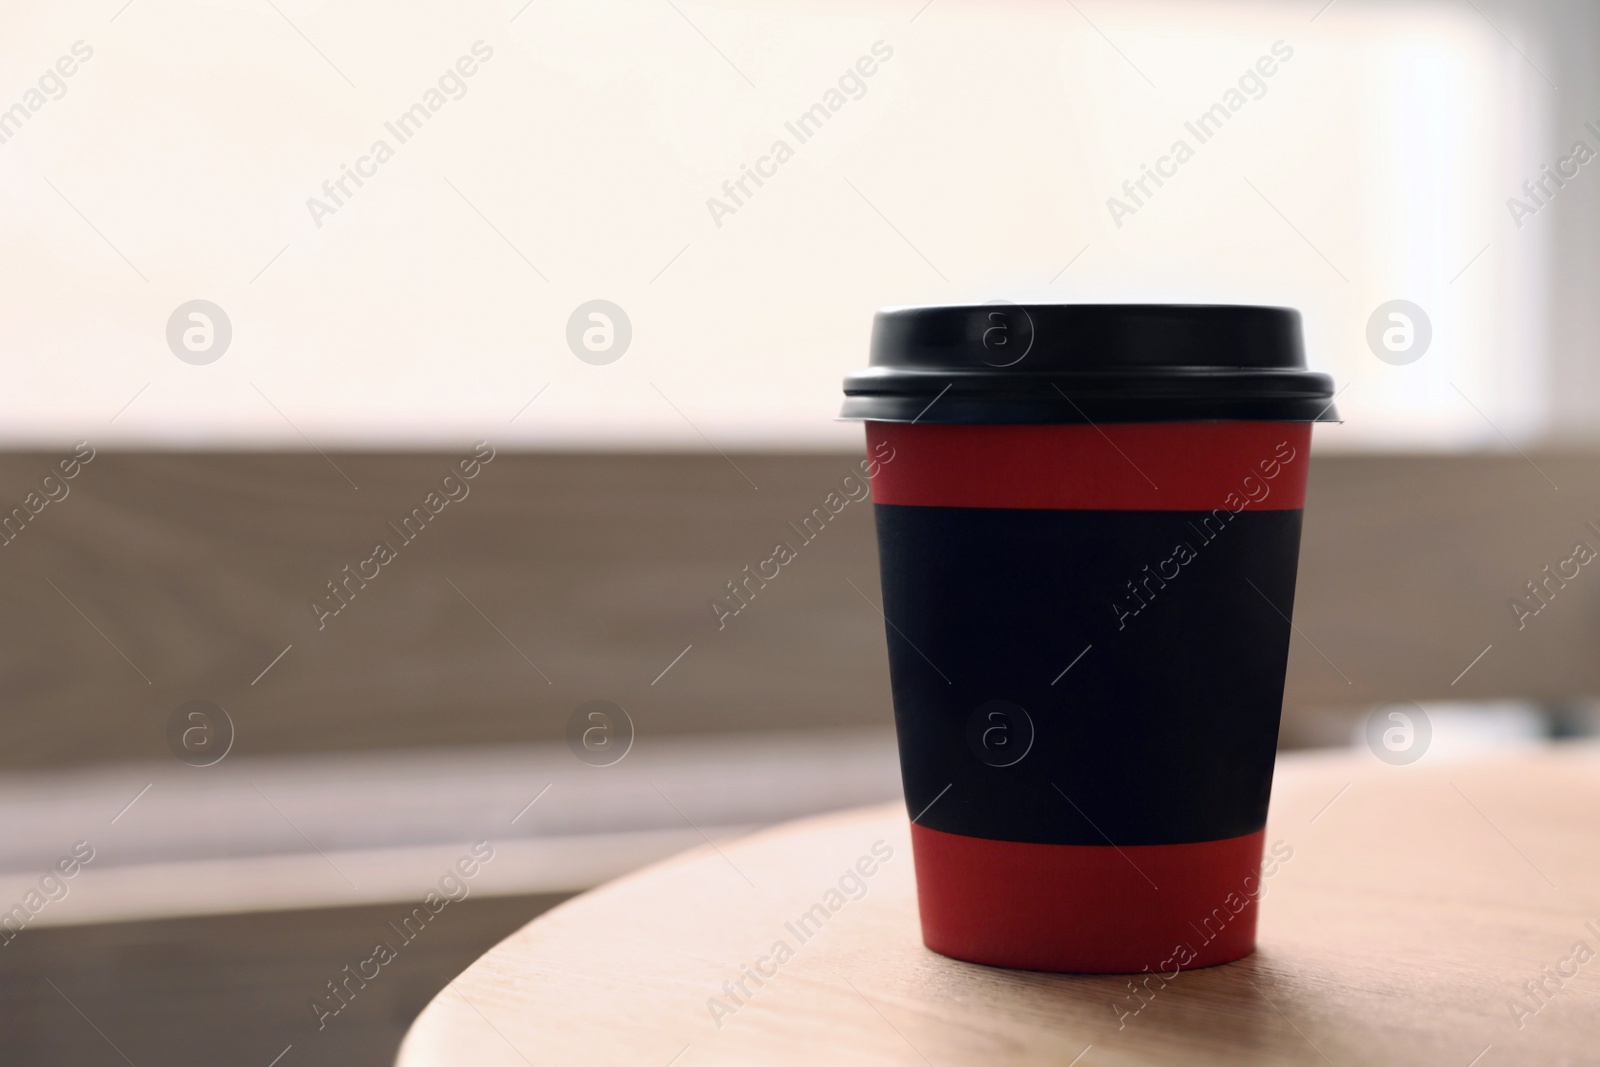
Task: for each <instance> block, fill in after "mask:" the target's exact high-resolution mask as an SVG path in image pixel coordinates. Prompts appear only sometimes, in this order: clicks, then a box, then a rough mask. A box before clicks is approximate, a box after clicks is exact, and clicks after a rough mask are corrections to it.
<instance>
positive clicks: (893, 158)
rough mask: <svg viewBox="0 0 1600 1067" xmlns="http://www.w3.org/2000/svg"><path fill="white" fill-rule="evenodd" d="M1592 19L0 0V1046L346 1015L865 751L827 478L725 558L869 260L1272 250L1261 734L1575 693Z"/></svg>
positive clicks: (758, 513) (1352, 729)
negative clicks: (1285, 328)
mask: <svg viewBox="0 0 1600 1067" xmlns="http://www.w3.org/2000/svg"><path fill="white" fill-rule="evenodd" d="M1597 48H1600V7H1597V6H1596V5H1593V4H1589V3H1580V2H1577V0H1532V2H1520V3H1511V2H1509V0H1448V2H1444V0H1441V2H1424V0H1405V2H1392V0H1391V2H1386V3H1377V2H1361V0H1334V2H1325V0H1294V2H1289V0H1260V2H1254V3H1218V2H1211V0H1206V2H1201V3H1195V2H1190V3H1176V2H1172V3H1155V2H1146V0H1138V2H1121V3H1115V4H1113V3H1110V2H1106V0H1066V2H1061V3H1043V2H1037V3H1034V2H1025V0H1013V2H1008V3H1005V4H994V3H989V4H978V3H973V2H961V0H897V2H894V3H888V2H876V0H875V2H868V3H852V4H844V3H810V4H804V5H801V4H795V3H788V2H771V3H765V4H760V5H751V4H742V5H735V4H731V3H725V2H720V0H649V2H646V0H630V2H612V3H607V2H601V3H584V4H577V3H551V2H546V0H506V2H492V3H490V2H470V3H458V4H452V5H439V4H417V3H397V4H384V5H379V4H377V3H373V2H370V0H352V2H346V3H342V4H332V3H324V2H319V0H214V2H180V0H105V2H98V0H97V2H94V3H79V4H72V5H58V4H46V3H43V2H42V0H13V2H11V3H9V4H7V5H6V6H5V8H4V10H3V11H0V227H3V233H4V238H5V244H4V252H5V255H4V256H3V258H0V344H3V348H0V359H3V367H4V388H3V389H0V448H3V452H0V596H3V598H4V602H5V604H6V607H7V610H6V611H4V612H3V613H0V664H3V670H4V679H5V684H4V688H3V689H0V700H3V701H4V715H3V720H0V813H3V814H0V826H3V827H4V832H3V834H0V909H6V908H10V909H12V910H11V911H8V912H0V1002H3V1003H0V1044H3V1046H4V1047H5V1048H6V1049H7V1050H8V1051H7V1054H6V1060H7V1062H8V1063H18V1064H46V1063H49V1064H58V1063H74V1064H78V1063H82V1064H99V1063H105V1064H113V1063H120V1062H124V1061H126V1062H133V1063H145V1062H161V1063H168V1064H189V1063H194V1064H200V1063H208V1064H209V1063H215V1062H219V1061H224V1060H225V1061H228V1062H239V1063H258V1064H261V1065H263V1067H267V1065H269V1064H275V1063H280V1062H281V1063H282V1064H283V1067H294V1065H298V1064H315V1063H330V1064H331V1063H339V1064H383V1063H387V1062H389V1061H390V1059H391V1058H392V1056H393V1052H394V1049H395V1047H396V1045H397V1044H398V1041H399V1038H400V1035H401V1034H402V1033H403V1031H404V1029H405V1027H406V1025H407V1024H408V1023H409V1021H410V1019H411V1018H412V1017H413V1016H414V1015H415V1014H416V1012H417V1011H418V1010H420V1008H421V1007H422V1006H423V1004H425V1003H426V1001H427V1000H428V999H429V998H430V997H431V996H432V995H433V994H434V993H436V992H437V991H438V990H439V989H440V988H442V987H443V985H444V984H445V982H446V981H448V980H449V978H450V977H451V976H452V975H453V974H455V973H456V972H458V971H459V970H460V969H461V968H462V967H464V966H465V965H466V964H467V963H469V962H470V961H471V960H472V959H474V958H475V957H476V956H477V955H479V954H480V953H481V952H482V951H484V950H485V949H486V948H487V947H488V946H489V945H491V944H493V943H494V942H495V941H496V940H498V939H499V938H501V937H503V936H505V935H506V934H508V933H510V932H511V931H512V930H514V929H516V928H517V927H518V926H520V925H521V924H522V923H524V922H526V921H527V920H528V919H529V918H531V917H533V916H535V915H537V914H538V913H540V912H541V911H542V910H544V909H546V908H548V907H550V906H552V905H554V904H557V903H558V902H559V901H560V900H562V899H564V898H565V897H566V896H568V895H570V894H572V893H574V892H578V891H581V890H583V889H585V888H588V887H590V886H593V885H595V884H597V883H598V882H600V881H602V880H605V879H607V878H610V877H614V876H616V875H618V874H621V873H623V872H626V871H628V870H631V869H634V868H637V867H639V866H641V865H643V864H645V863H648V862H650V861H652V860H654V859H657V858H660V857H662V856H666V855H669V854H671V853H673V852H676V851H679V850H681V849H684V848H688V847H691V846H695V845H700V844H702V843H703V842H704V841H706V840H714V839H716V838H718V837H719V836H721V835H726V834H731V833H737V832H740V831H742V830H744V829H747V828H751V827H756V826H760V825H764V824H768V823H771V822H775V821H778V820H781V819H785V818H790V817H794V816H798V815H802V814H806V813H810V812H816V811H822V810H827V809H830V808H839V807H847V806H852V805H856V804H861V803H867V802H870V801H876V800H885V799H890V798H894V797H897V796H898V795H899V784H898V778H897V772H896V767H895V763H894V752H893V746H892V738H891V735H890V729H889V728H890V722H891V719H890V711H889V704H888V680H887V670H886V664H885V654H884V647H883V635H882V630H883V623H882V619H881V617H880V616H879V615H878V614H877V609H876V607H875V603H876V602H875V600H874V599H873V598H874V597H875V595H876V586H877V576H876V558H875V548H874V545H873V540H872V538H873V529H872V521H871V516H870V514H869V510H870V509H868V508H867V507H866V506H865V505H864V504H860V505H856V506H852V507H848V508H847V509H846V510H845V511H843V512H842V513H840V514H839V515H838V516H837V518H836V519H835V520H834V521H833V522H831V523H830V524H829V528H828V530H827V531H826V534H825V536H822V537H819V538H818V539H817V540H816V542H815V543H814V544H810V545H807V546H806V547H805V548H804V550H803V553H802V555H801V558H800V559H799V560H798V561H797V563H796V564H795V565H792V566H790V567H787V568H785V570H784V572H783V577H782V579H781V581H775V582H772V583H770V584H769V585H768V586H767V587H766V588H765V589H763V590H762V591H761V592H760V594H759V596H758V598H756V599H755V600H754V601H752V602H751V603H750V605H749V606H748V608H746V609H745V610H742V611H741V612H740V613H739V614H738V615H737V616H736V617H734V618H731V619H727V620H724V622H725V625H722V626H720V627H719V625H718V620H717V617H716V613H715V612H714V611H713V610H712V608H711V606H710V604H711V601H712V600H713V598H716V597H718V596H722V595H725V594H726V592H727V583H728V582H730V581H733V580H735V579H738V578H740V577H742V573H741V572H742V570H743V568H744V567H745V566H746V565H753V564H755V563H756V562H758V561H760V560H762V559H765V558H766V557H767V556H768V555H770V554H771V546H772V545H773V544H774V543H775V542H777V541H780V540H785V539H787V537H788V534H787V532H786V524H787V523H789V522H791V521H797V520H798V519H799V518H800V517H801V516H803V515H806V514H808V513H809V512H810V511H811V509H812V508H814V507H816V506H818V505H820V503H821V501H822V499H823V497H825V496H826V495H827V494H828V493H829V492H830V491H831V490H832V489H833V488H834V486H835V485H836V484H837V483H838V481H839V479H840V478H842V477H843V476H844V475H845V474H847V473H849V472H850V470H851V467H852V465H853V463H854V462H855V461H856V459H857V456H858V453H859V452H860V451H861V445H860V428H859V427H858V426H855V425H853V424H845V423H840V422H837V421H835V419H834V415H835V413H836V411H837V409H838V405H839V402H840V393H839V383H840V379H841V378H842V377H843V375H844V374H845V373H846V372H847V371H849V370H851V369H854V368H856V367H858V366H860V365H861V364H862V363H863V362H864V360H865V358H866V341H867V333H868V329H869V326H870V321H871V315H872V313H873V312H874V311H875V310H876V309H877V308H879V307H882V306H888V305H895V304H909V303H924V302H959V301H981V300H988V299H997V298H1005V299H1011V300H1017V301H1024V300H1063V301H1200V302H1239V303H1267V304H1286V305H1292V306H1295V307H1298V308H1300V309H1301V310H1302V311H1303V313H1304V316H1305V326H1306V336H1307V347H1308V352H1309V356H1310V361H1311V364H1312V366H1313V367H1314V368H1315V369H1318V370H1322V371H1327V372H1330V373H1332V374H1333V375H1334V377H1335V379H1336V381H1337V383H1338V386H1339V388H1340V390H1341V391H1340V393H1339V397H1338V405H1339V409H1340V411H1341V413H1342V414H1343V416H1344V418H1345V422H1344V423H1343V424H1342V425H1335V426H1319V427H1317V430H1316V441H1315V444H1316V449H1317V455H1316V458H1315V459H1314V461H1313V470H1312V474H1311V488H1310V496H1309V499H1308V503H1307V519H1306V534H1305V544H1304V548H1303V553H1302V564H1301V576H1300V590H1299V598H1298V602H1297V604H1296V606H1295V622H1296V633H1297V637H1296V640H1295V643H1294V646H1293V649H1292V653H1291V660H1290V669H1289V681H1288V690H1287V693H1286V697H1285V719H1284V727H1283V734H1282V744H1283V746H1284V747H1285V748H1309V747H1316V746H1349V745H1363V746H1365V745H1366V743H1367V742H1366V741H1365V740H1364V739H1365V738H1366V737H1367V736H1368V732H1367V728H1368V723H1369V722H1370V721H1372V720H1373V719H1374V717H1378V718H1379V719H1380V721H1383V722H1387V721H1389V720H1388V719H1387V718H1386V715H1387V712H1386V711H1385V710H1384V709H1388V708H1394V707H1399V708H1404V709H1407V710H1406V711H1405V714H1407V715H1408V716H1410V717H1411V718H1412V719H1413V720H1415V721H1418V722H1425V723H1426V724H1427V729H1428V735H1429V738H1430V740H1428V741H1427V742H1426V744H1425V746H1424V748H1425V751H1424V752H1422V753H1421V754H1420V755H1419V758H1422V759H1428V760H1444V759H1450V758H1453V757H1455V756H1457V755H1459V754H1461V753H1466V752H1481V751H1483V750H1484V749H1493V748H1498V747H1504V746H1508V745H1514V744H1523V745H1525V744H1542V743H1548V742H1549V741H1550V740H1551V739H1552V738H1558V737H1563V736H1570V735H1582V734H1590V733H1593V732H1594V731H1595V727H1596V724H1597V721H1600V719H1597V715H1596V711H1595V707H1596V705H1595V698H1596V697H1597V696H1600V657H1597V656H1596V655H1595V648H1596V644H1597V641H1600V579H1596V578H1590V577H1587V575H1586V568H1585V567H1584V562H1586V561H1585V560H1583V559H1582V557H1583V553H1582V552H1580V551H1579V547H1580V546H1592V547H1591V548H1590V551H1589V553H1588V554H1589V556H1591V557H1592V556H1593V555H1594V549H1600V361H1597V359H1596V354H1595V344H1594V340H1593V338H1594V337H1595V336H1596V334H1597V331H1600V305H1597V304H1596V302H1595V301H1594V300H1593V293H1594V292H1595V290H1596V288H1597V286H1600V246H1597V243H1596V241H1595V236H1596V233H1597V223H1600V164H1595V163H1594V162H1593V160H1594V158H1595V156H1596V155H1597V154H1600V84H1597V72H1596V66H1595V56H1596V50H1597ZM1180 142H1181V143H1182V147H1181V148H1180V147H1179V143H1180ZM1152 175H1154V177H1152ZM380 542H382V543H384V544H386V545H388V546H389V552H388V553H387V554H384V553H380V552H377V551H375V546H376V545H378V543H380ZM1574 568H1576V570H1577V574H1578V577H1576V578H1573V577H1572V574H1573V572H1574ZM1552 574H1555V575H1556V577H1551V575H1552ZM1563 574H1564V575H1566V577H1565V578H1562V577H1560V575H1563ZM853 587H854V588H853ZM595 716H599V718H596V717H595ZM586 731H587V733H586ZM596 731H598V732H596ZM586 740H587V742H588V743H587V744H586V743H585V741H586ZM476 842H484V843H485V844H482V845H478V844H475V843H476ZM85 851H87V852H88V853H92V859H90V860H88V861H82V857H83V855H84V854H85ZM485 851H488V852H490V853H492V859H490V860H487V861H481V857H482V855H483V853H484V852H485ZM68 856H76V857H77V858H78V860H79V861H81V862H79V863H77V864H76V865H74V864H66V866H73V868H74V873H73V875H72V877H70V878H66V877H64V876H62V875H60V873H59V872H61V871H64V870H65V866H62V867H58V866H57V864H58V863H60V862H62V861H63V857H68ZM463 860H467V862H465V864H464V866H466V867H471V868H473V871H474V873H473V874H471V875H470V876H468V875H466V874H464V873H461V871H462V869H463V868H462V867H460V866H457V864H458V861H463ZM479 861H481V862H479ZM53 871H54V872H58V873H57V874H52V873H51V872H53ZM451 872H456V873H451ZM429 893H434V894H435V896H434V897H433V898H431V899H432V900H433V901H435V902H437V903H436V906H437V910H434V908H435V905H427V906H426V911H427V921H426V925H425V928H422V929H421V932H420V933H416V934H415V936H414V937H411V938H404V937H403V936H402V935H401V934H397V933H393V932H392V931H395V930H396V929H397V928H398V927H401V926H403V923H404V920H405V918H406V917H407V916H410V915H412V914H413V909H415V908H417V907H418V906H422V905H423V902H424V901H425V899H428V897H427V895H428V894H429ZM17 907H21V908H22V911H21V912H20V913H18V912H17V911H16V908H17ZM7 916H10V917H11V921H10V925H9V926H7V925H6V919H7ZM413 926H420V924H419V923H415V922H414V923H413ZM407 929H408V930H409V928H407ZM384 939H388V940H390V941H393V942H395V943H397V944H403V946H404V947H403V948H402V949H401V950H400V953H399V958H398V960H396V961H395V962H394V963H393V964H390V965H388V966H386V967H385V968H384V969H383V971H382V975H381V977H380V978H378V979H375V980H373V981H371V982H369V983H365V984H363V985H361V986H360V987H359V991H357V992H354V993H351V992H350V990H351V989H352V986H350V985H343V986H340V987H339V988H340V989H342V990H344V991H345V993H344V994H343V995H340V994H338V993H335V992H334V991H333V990H334V986H335V985H336V984H337V983H338V982H340V981H341V980H343V979H344V978H345V976H346V975H347V974H348V973H349V972H348V971H347V970H346V968H359V965H360V963H361V961H363V960H365V959H367V958H368V957H370V956H371V954H372V946H373V945H374V943H375V942H377V941H380V940H384ZM274 1057H278V1058H277V1059H274Z"/></svg>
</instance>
